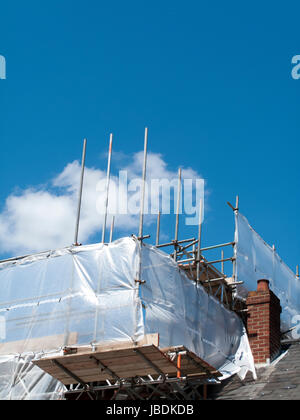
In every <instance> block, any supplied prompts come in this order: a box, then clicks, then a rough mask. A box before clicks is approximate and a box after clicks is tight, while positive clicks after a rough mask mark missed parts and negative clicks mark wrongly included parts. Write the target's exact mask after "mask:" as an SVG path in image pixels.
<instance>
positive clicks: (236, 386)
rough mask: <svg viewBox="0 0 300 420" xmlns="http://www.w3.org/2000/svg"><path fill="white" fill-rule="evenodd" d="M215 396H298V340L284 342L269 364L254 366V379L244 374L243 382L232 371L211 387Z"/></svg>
mask: <svg viewBox="0 0 300 420" xmlns="http://www.w3.org/2000/svg"><path fill="white" fill-rule="evenodd" d="M210 398H211V399H214V400H299V399H300V340H293V341H289V342H286V343H285V344H284V346H283V352H282V354H281V356H279V357H278V358H277V359H276V360H275V361H274V362H273V363H271V365H269V366H267V367H261V368H258V369H257V380H256V381H254V380H253V379H252V377H251V376H250V375H247V377H246V379H245V381H244V382H241V380H239V379H238V377H237V376H236V375H235V376H234V377H232V378H230V379H229V380H227V381H225V383H222V384H221V385H218V386H215V387H213V389H212V394H211V395H210Z"/></svg>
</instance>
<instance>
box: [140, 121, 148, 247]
mask: <svg viewBox="0 0 300 420" xmlns="http://www.w3.org/2000/svg"><path fill="white" fill-rule="evenodd" d="M147 145H148V128H147V127H146V128H145V139H144V163H143V178H142V188H141V203H140V226H139V238H140V240H141V241H142V240H143V221H144V202H145V187H146V169H147Z"/></svg>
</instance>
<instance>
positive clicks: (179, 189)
mask: <svg viewBox="0 0 300 420" xmlns="http://www.w3.org/2000/svg"><path fill="white" fill-rule="evenodd" d="M180 196H181V168H179V169H178V186H177V207H176V223H175V238H174V245H175V251H174V260H175V261H177V245H178V244H177V242H178V230H179V210H180V198H181V197H180Z"/></svg>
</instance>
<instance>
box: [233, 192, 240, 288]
mask: <svg viewBox="0 0 300 420" xmlns="http://www.w3.org/2000/svg"><path fill="white" fill-rule="evenodd" d="M233 211H234V215H235V216H237V215H238V212H239V196H238V195H237V196H236V200H235V208H234V209H233ZM233 253H234V255H233V260H232V280H233V282H236V281H237V278H236V254H237V244H236V242H235V241H234V246H233Z"/></svg>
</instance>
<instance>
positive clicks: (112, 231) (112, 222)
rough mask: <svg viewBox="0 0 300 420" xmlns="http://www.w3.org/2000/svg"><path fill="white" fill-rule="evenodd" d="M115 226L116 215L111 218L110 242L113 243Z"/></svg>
mask: <svg viewBox="0 0 300 420" xmlns="http://www.w3.org/2000/svg"><path fill="white" fill-rule="evenodd" d="M114 227H115V216H113V217H112V219H111V225H110V235H109V243H111V242H112V240H113V233H114Z"/></svg>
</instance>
